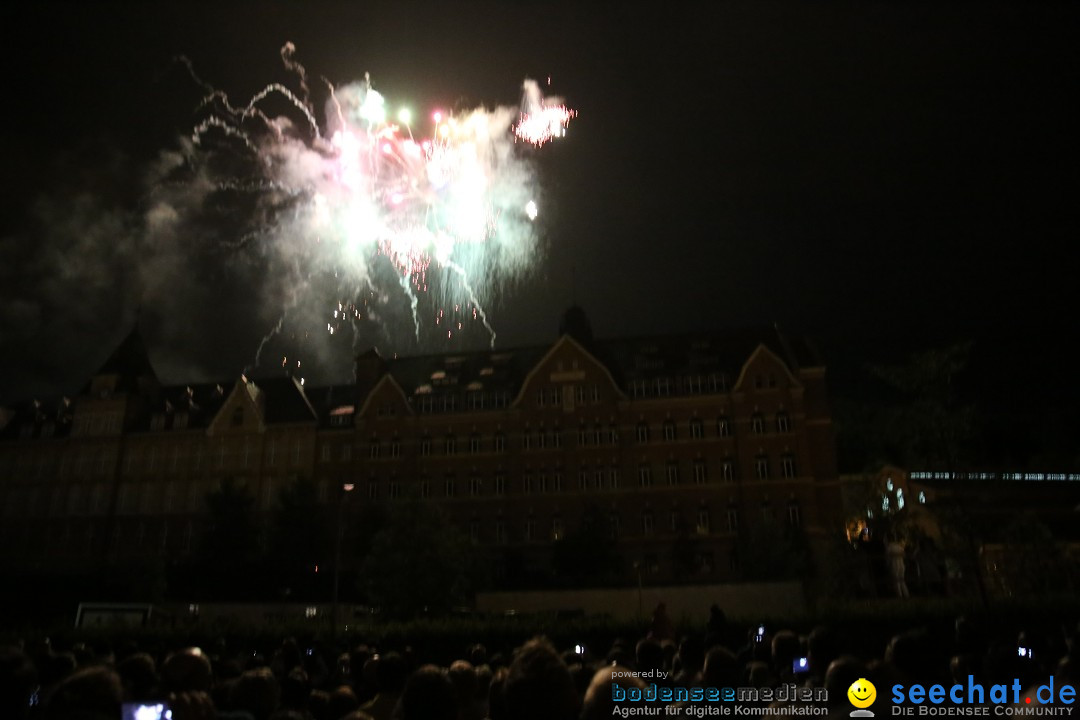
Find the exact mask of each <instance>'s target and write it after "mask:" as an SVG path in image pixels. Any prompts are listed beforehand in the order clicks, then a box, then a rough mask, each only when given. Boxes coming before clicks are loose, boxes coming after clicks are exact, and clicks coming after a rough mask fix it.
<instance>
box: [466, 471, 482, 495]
mask: <svg viewBox="0 0 1080 720" xmlns="http://www.w3.org/2000/svg"><path fill="white" fill-rule="evenodd" d="M482 489H483V483H482V482H481V480H480V477H479V476H477V475H473V476H472V477H470V478H469V494H470V495H472V496H473V497H476V496H477V495H479V494H480V491H481V490H482Z"/></svg>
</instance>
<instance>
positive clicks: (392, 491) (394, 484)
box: [389, 478, 401, 500]
mask: <svg viewBox="0 0 1080 720" xmlns="http://www.w3.org/2000/svg"><path fill="white" fill-rule="evenodd" d="M389 495H390V499H391V500H397V499H398V498H399V497H401V483H399V482H398V481H397V479H396V478H391V479H390V488H389Z"/></svg>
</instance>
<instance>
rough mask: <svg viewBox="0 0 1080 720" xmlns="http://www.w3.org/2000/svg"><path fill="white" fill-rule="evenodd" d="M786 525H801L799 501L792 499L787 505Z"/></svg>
mask: <svg viewBox="0 0 1080 720" xmlns="http://www.w3.org/2000/svg"><path fill="white" fill-rule="evenodd" d="M787 518H788V525H790V526H791V527H796V528H797V527H799V526H800V525H802V513H801V512H800V511H799V503H797V502H795V501H794V500H792V501H791V502H789V503H788V506H787Z"/></svg>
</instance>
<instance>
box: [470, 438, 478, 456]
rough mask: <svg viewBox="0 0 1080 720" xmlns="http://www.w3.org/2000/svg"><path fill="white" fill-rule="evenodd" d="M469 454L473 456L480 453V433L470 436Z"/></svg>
mask: <svg viewBox="0 0 1080 720" xmlns="http://www.w3.org/2000/svg"><path fill="white" fill-rule="evenodd" d="M469 452H470V453H472V454H473V455H476V454H477V453H479V452H480V435H479V434H478V433H473V434H472V435H470V436H469Z"/></svg>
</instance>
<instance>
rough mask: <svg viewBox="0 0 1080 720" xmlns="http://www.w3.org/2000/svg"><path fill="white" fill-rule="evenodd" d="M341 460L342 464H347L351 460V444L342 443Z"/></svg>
mask: <svg viewBox="0 0 1080 720" xmlns="http://www.w3.org/2000/svg"><path fill="white" fill-rule="evenodd" d="M341 459H342V461H343V462H348V461H350V460H352V443H348V442H347V443H342V445H341Z"/></svg>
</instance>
